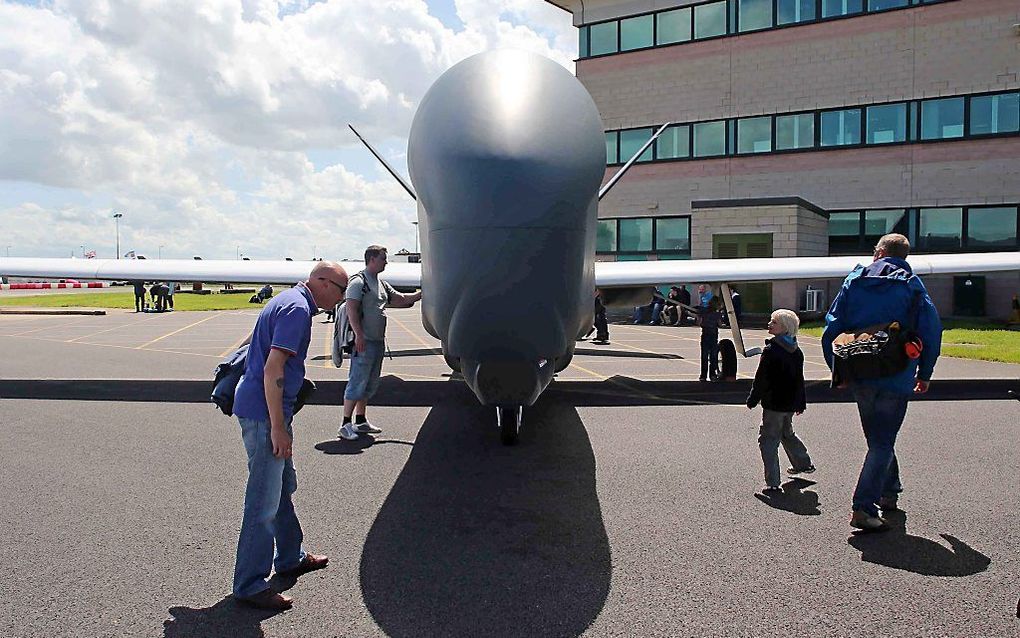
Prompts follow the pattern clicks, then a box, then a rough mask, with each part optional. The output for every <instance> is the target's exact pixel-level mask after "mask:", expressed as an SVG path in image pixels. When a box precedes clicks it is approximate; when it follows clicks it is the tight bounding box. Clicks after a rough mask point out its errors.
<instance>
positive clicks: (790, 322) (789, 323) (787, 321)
mask: <svg viewBox="0 0 1020 638" xmlns="http://www.w3.org/2000/svg"><path fill="white" fill-rule="evenodd" d="M772 319H773V321H775V322H776V323H778V324H779V326H780V327H781V328H782V329H783V332H785V333H786V334H788V335H790V336H791V337H796V336H797V329H798V328H800V317H798V316H797V313H795V312H794V311H792V310H787V309H785V308H780V309H779V310H776V311H775V312H773V313H772Z"/></svg>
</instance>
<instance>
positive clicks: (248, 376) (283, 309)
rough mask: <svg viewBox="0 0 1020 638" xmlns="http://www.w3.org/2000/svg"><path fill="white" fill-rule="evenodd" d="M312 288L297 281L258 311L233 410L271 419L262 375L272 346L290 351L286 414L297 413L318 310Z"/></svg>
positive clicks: (285, 382)
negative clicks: (313, 321)
mask: <svg viewBox="0 0 1020 638" xmlns="http://www.w3.org/2000/svg"><path fill="white" fill-rule="evenodd" d="M318 311H319V308H318V306H316V304H315V299H314V298H313V297H312V293H311V291H309V290H308V288H305V285H304V284H298V285H296V286H294V287H293V288H291V289H290V290H285V291H283V292H281V293H280V294H278V295H276V296H275V297H273V299H272V300H270V301H269V303H267V304H266V305H265V307H264V308H263V309H262V312H260V313H259V318H258V320H257V321H256V322H255V330H254V331H253V332H252V337H251V345H250V346H248V358H247V361H246V362H245V367H244V374H243V375H242V376H241V380H240V381H239V382H238V384H237V390H236V392H235V393H234V414H236V415H237V416H239V417H243V418H246V419H262V420H267V419H269V407H268V406H267V405H266V390H265V386H264V385H263V377H264V374H265V369H266V360H267V359H268V358H269V351H270V350H271V349H276V350H282V351H283V352H285V353H287V354H288V355H290V356H289V357H287V363H285V364H284V367H283V416H284V418H286V419H289V418H291V417H292V416H293V415H294V401H295V399H297V394H298V390H300V389H301V384H302V383H303V382H304V379H305V357H307V356H308V344H309V342H310V341H311V339H312V316H313V315H315V314H316V313H318Z"/></svg>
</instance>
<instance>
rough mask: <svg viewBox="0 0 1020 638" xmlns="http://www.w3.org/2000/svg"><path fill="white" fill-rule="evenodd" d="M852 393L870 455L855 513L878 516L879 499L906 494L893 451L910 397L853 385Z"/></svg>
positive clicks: (856, 493)
mask: <svg viewBox="0 0 1020 638" xmlns="http://www.w3.org/2000/svg"><path fill="white" fill-rule="evenodd" d="M853 393H854V400H856V401H857V411H858V412H859V413H860V415H861V427H862V428H863V429H864V438H865V440H866V441H867V442H868V454H867V455H866V456H865V457H864V467H862V468H861V476H860V478H858V479H857V488H856V489H855V490H854V497H853V509H854V510H855V511H864V512H867V513H868V514H869V515H871V516H878V507H877V503H878V499H879V498H881V497H883V496H887V497H895V496H896V495H897V494H899V493H900V492H901V491H902V490H903V486H902V485H901V484H900V467H899V464H898V463H897V462H896V451H895V450H894V449H893V448H894V446H895V445H896V435H897V434H899V431H900V427H901V426H902V425H903V418H904V417H905V416H906V415H907V403H908V401H909V400H910V396H909V395H905V394H899V393H897V392H889V391H887V390H883V389H881V388H876V387H875V386H870V385H863V384H854V386H853Z"/></svg>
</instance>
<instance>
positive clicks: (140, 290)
mask: <svg viewBox="0 0 1020 638" xmlns="http://www.w3.org/2000/svg"><path fill="white" fill-rule="evenodd" d="M131 286H132V287H133V288H134V290H135V312H142V311H144V310H145V282H144V281H140V280H138V279H136V280H134V281H132V282H131Z"/></svg>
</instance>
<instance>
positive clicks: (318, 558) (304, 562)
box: [276, 554, 329, 578]
mask: <svg viewBox="0 0 1020 638" xmlns="http://www.w3.org/2000/svg"><path fill="white" fill-rule="evenodd" d="M328 565H329V556H325V555H323V554H305V557H304V558H302V559H301V562H300V563H298V564H297V567H294V568H292V569H287V570H284V571H282V572H276V575H277V576H280V577H282V578H297V577H298V576H302V575H304V574H307V573H308V572H314V571H315V570H317V569H325V568H326V566H328Z"/></svg>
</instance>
